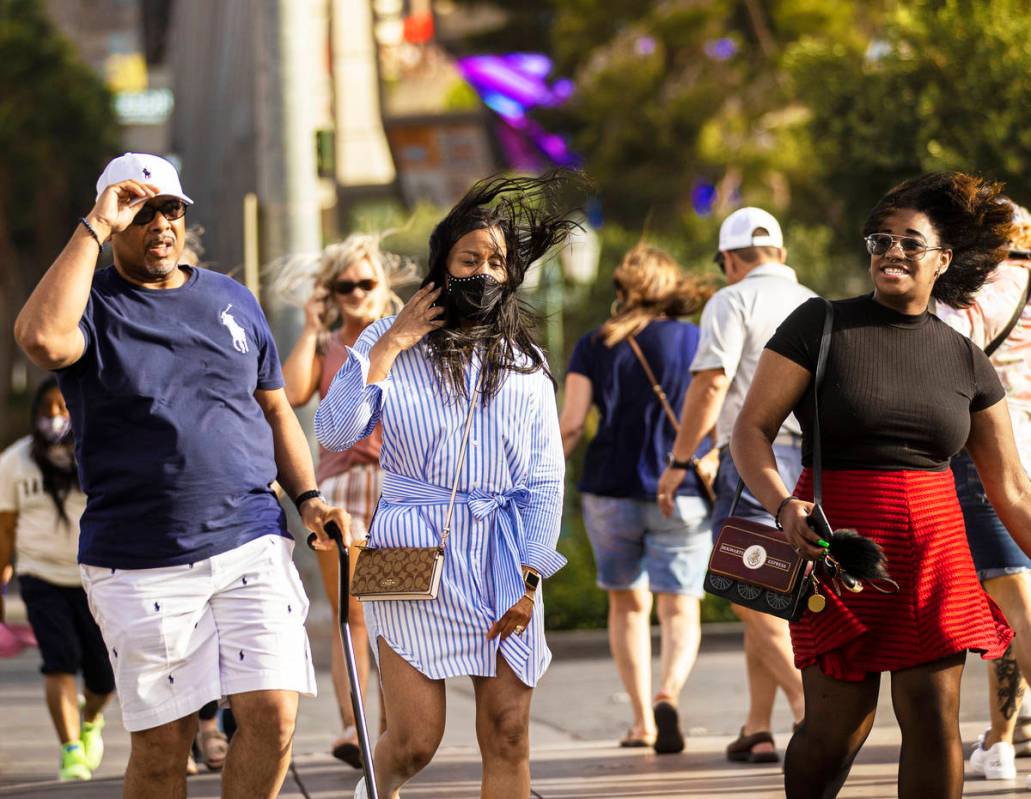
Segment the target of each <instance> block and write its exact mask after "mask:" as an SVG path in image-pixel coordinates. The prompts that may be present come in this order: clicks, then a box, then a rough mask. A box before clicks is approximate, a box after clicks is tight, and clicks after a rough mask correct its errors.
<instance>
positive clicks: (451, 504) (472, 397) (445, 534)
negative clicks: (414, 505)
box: [439, 369, 483, 552]
mask: <svg viewBox="0 0 1031 799" xmlns="http://www.w3.org/2000/svg"><path fill="white" fill-rule="evenodd" d="M482 380H483V370H482V369H481V370H480V375H479V377H477V378H476V385H475V386H474V387H473V390H472V392H470V394H469V408H468V409H467V410H466V412H465V430H464V431H463V432H462V443H461V445H460V446H459V450H458V465H456V466H455V479H454V480H453V481H452V482H451V499H450V500H448V504H447V515H446V516H445V517H444V529H443V530H442V531H441V533H440V547H439V549H440V551H441V552H443V551H444V547H446V546H447V540H448V539H449V538H450V537H451V517H452V516H453V515H454V512H455V497H456V496H457V495H458V480H459V478H461V476H462V466H464V465H465V452H466V450H467V449H468V448H469V447H468V444H469V431H470V430H472V426H473V406H474V405H475V404H476V397H477V396H478V395H479V393H480V383H481V381H482Z"/></svg>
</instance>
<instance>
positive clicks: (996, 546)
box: [952, 452, 1031, 582]
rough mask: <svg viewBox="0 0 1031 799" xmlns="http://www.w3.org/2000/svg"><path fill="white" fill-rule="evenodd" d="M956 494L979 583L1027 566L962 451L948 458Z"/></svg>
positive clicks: (1029, 565)
mask: <svg viewBox="0 0 1031 799" xmlns="http://www.w3.org/2000/svg"><path fill="white" fill-rule="evenodd" d="M952 476H953V478H954V479H955V481H956V496H958V497H959V506H960V507H961V508H962V509H963V521H964V522H965V523H966V526H967V543H968V544H970V554H971V555H973V556H974V568H975V569H977V576H978V578H980V579H981V581H982V582H983V581H984V580H990V579H992V578H993V577H1002V576H1005V575H1007V574H1019V573H1020V572H1022V571H1026V570H1028V569H1031V558H1028V556H1027V555H1025V554H1024V552H1023V551H1022V550H1021V548H1020V547H1019V546H1017V542H1016V541H1014V540H1013V537H1012V536H1011V535H1010V534H1009V531H1008V530H1007V529H1006V528H1005V527H1004V526H1003V524H1002V522H1001V521H1000V520H999V517H998V516H997V515H996V513H995V509H994V508H993V507H992V505H991V503H990V502H989V501H988V497H987V496H986V495H985V491H984V485H983V484H982V483H981V477H980V475H978V473H977V469H976V468H975V467H974V462H973V461H972V460H971V459H970V456H969V455H967V454H966V453H965V452H961V453H960V454H959V455H957V456H956V457H954V458H953V459H952Z"/></svg>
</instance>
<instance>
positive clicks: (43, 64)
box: [0, 0, 118, 435]
mask: <svg viewBox="0 0 1031 799" xmlns="http://www.w3.org/2000/svg"><path fill="white" fill-rule="evenodd" d="M0 53H3V58H0V87H2V88H0V330H3V331H4V332H3V338H2V339H0V407H6V403H7V399H8V394H9V390H10V375H11V364H12V358H13V354H14V342H13V339H12V337H11V332H10V331H11V329H12V327H13V321H14V320H13V317H14V314H15V313H16V312H17V310H18V308H20V307H21V305H22V303H23V302H24V300H25V298H26V297H27V296H28V292H29V291H30V290H31V288H32V286H34V285H35V283H36V281H37V280H38V279H39V277H40V276H41V275H42V273H43V271H45V269H46V268H47V266H48V265H49V264H50V262H51V261H52V260H53V259H54V257H55V256H56V255H57V253H58V251H59V250H60V249H61V246H62V245H63V243H64V241H65V240H66V239H67V237H68V235H69V233H70V231H71V229H72V226H73V225H74V224H75V220H76V218H77V217H78V216H80V215H81V214H83V213H85V212H86V211H87V210H88V209H89V207H90V205H91V200H92V198H93V194H94V184H95V181H96V177H97V175H98V174H99V173H100V170H101V169H102V168H103V165H104V162H105V161H106V160H107V159H108V158H109V157H110V156H111V155H112V154H113V153H114V152H115V150H116V148H117V143H118V140H117V127H116V123H115V120H114V115H113V112H112V110H111V97H110V95H109V93H108V92H107V90H106V88H105V87H104V85H103V84H102V83H101V81H100V80H99V79H98V78H97V77H96V75H94V73H93V72H92V71H91V70H90V69H89V68H88V67H87V66H86V65H85V64H83V63H81V62H80V61H79V59H78V58H77V57H76V55H75V53H74V51H73V49H72V46H71V44H70V43H69V42H68V41H67V40H66V39H64V37H63V36H61V35H60V33H59V32H58V31H57V30H56V29H55V28H54V26H53V24H52V23H51V22H50V21H49V19H47V17H46V14H45V12H44V10H43V4H42V3H40V2H38V0H0ZM0 435H3V431H2V430H0Z"/></svg>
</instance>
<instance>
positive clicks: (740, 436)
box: [731, 173, 1031, 799]
mask: <svg viewBox="0 0 1031 799" xmlns="http://www.w3.org/2000/svg"><path fill="white" fill-rule="evenodd" d="M1000 191H1001V187H1000V186H998V185H995V184H990V183H986V182H984V181H982V180H980V179H978V178H975V177H972V176H969V175H964V174H962V173H937V174H931V175H924V176H922V177H919V178H915V179H912V180H909V181H906V182H905V183H902V184H900V185H899V186H896V187H895V188H894V189H892V190H891V191H890V192H888V194H886V195H885V196H884V197H883V198H882V199H881V201H880V202H879V203H878V204H877V206H876V207H875V208H874V209H873V211H872V212H871V213H870V216H869V218H868V219H867V223H866V226H865V230H864V235H865V236H866V244H867V250H868V251H869V253H870V256H871V258H870V276H871V279H872V282H873V292H872V294H868V295H865V296H861V297H855V298H852V299H849V300H842V301H840V302H835V303H834V326H833V333H832V336H831V346H830V352H829V356H828V360H827V367H826V368H827V371H826V376H825V379H824V383H823V385H822V387H821V389H820V402H819V405H820V426H821V437H822V457H823V466H824V473H823V505H824V510H825V512H826V514H827V517H828V519H829V521H830V524H831V526H832V527H833V528H835V529H839V528H853V529H856V530H858V531H859V532H860V533H862V534H863V535H865V536H867V537H869V538H871V539H873V540H874V541H876V542H877V543H878V544H879V545H880V546H881V547H882V549H883V550H884V553H885V555H886V556H887V568H888V571H889V572H890V573H891V577H892V578H893V579H894V580H895V581H896V582H897V583H898V586H899V590H898V592H897V593H881V592H880V591H877V590H874V589H873V588H872V587H867V588H866V590H864V591H862V592H861V593H851V592H849V591H842V592H841V595H840V596H839V595H838V594H837V593H836V592H835V591H833V590H827V587H826V586H825V590H824V591H823V593H824V594H825V595H826V608H825V609H824V610H823V611H822V612H820V613H813V612H812V611H810V610H807V611H806V612H805V614H804V615H803V617H802V618H801V619H800V620H799V621H798V622H797V623H795V624H793V625H792V643H793V646H794V650H795V663H796V665H797V666H798V667H799V668H800V669H802V678H803V683H804V687H805V701H806V718H805V721H804V722H803V724H802V726H801V727H800V728H799V730H798V731H797V732H796V733H795V735H794V737H793V738H792V740H791V744H790V746H789V747H788V751H787V758H786V763H785V788H786V792H787V796H788V797H789V799H800V798H801V797H813V798H814V799H815V798H816V797H819V798H820V799H825V798H826V797H834V796H837V793H838V791H839V790H840V788H841V786H842V784H843V783H844V781H845V778H846V777H847V775H848V772H849V769H850V767H851V765H852V761H853V759H854V758H855V756H856V754H857V753H858V752H859V749H860V747H861V746H862V744H863V741H864V740H865V739H866V737H867V735H868V734H869V732H870V729H871V727H872V726H873V721H874V713H875V711H876V708H877V694H878V691H879V688H880V672H883V671H890V672H891V674H892V684H891V686H892V687H891V691H892V702H893V705H894V708H895V715H896V718H897V719H898V722H899V726H900V728H901V731H902V751H901V757H900V762H899V796H901V797H907V798H911V799H916V798H917V797H919V798H920V799H925V798H926V797H935V799H949V798H950V797H959V796H960V795H961V792H962V787H963V750H962V743H961V740H960V733H959V687H960V677H961V676H962V672H963V664H964V660H965V658H966V653H967V651H968V650H972V651H974V652H978V653H980V654H981V656H982V657H984V658H997V657H999V656H1001V655H1002V654H1003V652H1005V650H1006V647H1007V645H1008V643H1009V641H1010V639H1011V638H1012V635H1013V633H1012V632H1011V630H1010V629H1009V627H1008V626H1007V624H1006V620H1005V619H1004V618H1003V616H1002V614H1001V612H1000V611H999V610H998V608H997V607H996V606H995V604H994V603H993V602H992V601H991V599H989V598H988V596H987V595H986V594H985V593H984V591H983V590H982V589H981V586H980V585H979V583H978V581H977V575H976V573H975V571H974V565H973V561H972V560H971V557H970V551H969V549H968V546H967V542H966V537H965V532H964V525H963V515H962V512H961V511H960V507H959V503H958V501H957V499H956V493H955V489H954V484H953V480H952V478H951V473H950V471H949V470H948V464H949V459H950V458H951V457H952V456H953V455H954V454H956V453H957V452H959V451H960V450H961V449H963V448H964V447H966V449H967V450H968V451H969V452H970V453H971V455H972V456H973V458H974V461H975V463H976V464H977V469H978V472H979V473H980V474H981V475H982V477H983V478H984V483H985V485H986V486H988V487H989V488H988V494H989V499H990V500H991V502H992V505H993V506H994V507H995V509H996V510H997V511H998V514H999V516H1000V518H1001V519H1002V520H1003V522H1004V523H1005V524H1006V526H1007V527H1008V528H1009V530H1010V531H1011V533H1012V534H1013V536H1014V538H1015V539H1016V540H1017V542H1018V543H1019V544H1020V546H1021V547H1022V548H1023V549H1024V550H1025V551H1028V552H1031V502H1029V498H1031V483H1029V481H1028V478H1027V476H1026V475H1025V473H1024V470H1023V468H1022V467H1021V465H1020V461H1019V459H1018V457H1017V452H1016V447H1015V445H1014V443H1013V434H1012V430H1011V428H1010V420H1009V415H1008V412H1007V410H1006V402H1005V399H1004V391H1003V389H1002V386H1001V384H1000V383H999V380H998V377H997V376H996V373H995V370H994V369H993V368H992V366H991V364H990V363H989V361H988V358H987V357H986V356H985V355H984V353H983V352H982V351H981V350H980V349H978V348H977V347H975V346H973V345H972V344H971V343H970V342H969V341H968V340H967V339H965V338H964V337H963V336H961V335H959V334H957V333H956V332H955V331H953V330H951V329H950V328H949V327H948V326H947V325H945V324H944V323H943V322H941V321H940V320H939V319H938V318H937V317H935V316H933V315H932V314H930V313H929V312H928V310H927V308H928V304H929V302H930V300H931V298H932V297H934V298H935V299H936V300H937V301H938V302H944V303H947V304H949V305H952V306H962V305H964V304H965V303H966V302H969V298H970V297H971V296H972V294H973V293H974V292H975V291H976V290H977V289H978V288H979V287H980V285H981V284H982V283H983V282H984V280H985V279H986V277H987V275H988V274H989V273H990V272H991V270H992V269H993V268H994V266H995V264H997V263H998V262H999V260H1000V259H1001V258H1002V257H1004V255H1005V252H1006V241H1007V237H1008V233H1009V227H1010V217H1011V212H1010V210H1009V208H1008V206H1007V205H1006V204H1004V203H1003V202H1002V201H1001V200H1000V194H999V192H1000ZM825 309H826V305H825V303H824V302H823V301H822V300H810V301H809V302H807V303H805V304H803V305H802V306H800V307H799V308H798V309H797V310H796V311H795V312H794V313H793V314H792V315H791V316H789V317H788V318H787V319H786V320H785V321H784V323H783V325H782V326H781V327H780V329H779V330H778V331H777V333H776V334H775V335H774V337H773V338H772V339H771V340H770V342H769V344H767V350H766V351H765V352H764V353H763V356H762V359H761V360H760V362H759V367H758V370H757V372H756V375H755V380H754V381H753V383H752V387H751V390H750V392H749V394H748V399H747V400H746V402H745V405H744V408H743V409H742V411H741V415H740V416H739V417H738V421H737V425H736V427H735V430H734V437H733V441H732V444H731V447H732V452H733V456H734V461H735V463H737V464H738V466H739V470H740V472H741V474H742V476H743V478H744V480H745V482H746V483H747V484H748V486H749V488H750V489H751V491H752V493H753V494H754V495H755V496H756V497H758V498H759V500H760V501H762V503H763V504H764V505H765V506H766V507H767V508H768V509H769V510H770V512H771V513H774V512H775V513H776V517H777V521H778V524H781V525H783V527H784V530H785V531H786V535H787V537H788V540H789V541H790V542H791V543H792V545H793V546H794V547H795V548H796V549H797V550H799V551H800V552H802V553H803V554H804V555H805V556H807V557H809V558H814V559H815V558H818V557H820V556H822V555H823V553H824V550H823V549H822V547H821V546H819V537H818V536H817V535H816V534H815V533H814V532H813V531H812V530H811V529H810V528H809V527H808V525H807V523H806V519H807V516H808V514H809V512H810V510H811V509H812V503H811V502H810V501H809V500H810V499H811V498H812V473H811V471H810V469H809V468H807V469H806V470H805V471H804V472H803V475H802V478H801V480H800V481H799V484H798V486H796V488H795V493H794V495H791V494H790V493H789V490H788V488H787V487H785V486H784V484H783V483H782V482H781V480H780V478H779V477H778V475H777V468H776V462H775V461H774V458H773V452H772V449H771V441H772V440H773V437H774V436H775V435H776V431H777V430H778V428H779V427H780V424H781V422H782V421H783V420H784V418H785V417H786V416H787V415H788V413H791V412H794V413H795V414H796V416H797V417H798V419H799V422H800V423H801V426H802V429H803V432H804V438H803V464H805V465H806V466H807V467H809V466H811V463H812V440H811V431H812V427H813V393H812V376H813V371H814V369H815V366H816V360H817V353H818V350H819V345H820V334H821V331H822V329H823V323H824V317H825Z"/></svg>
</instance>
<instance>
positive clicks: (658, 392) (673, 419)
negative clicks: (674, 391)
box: [626, 336, 680, 430]
mask: <svg viewBox="0 0 1031 799" xmlns="http://www.w3.org/2000/svg"><path fill="white" fill-rule="evenodd" d="M626 342H627V344H629V345H630V349H632V350H633V351H634V355H636V356H637V360H639V361H640V362H641V366H642V367H643V368H644V373H645V375H647V377H648V382H649V383H651V384H652V391H654V392H655V396H656V397H658V398H659V402H660V403H662V410H664V411H665V412H666V418H668V419H669V423H670V424H671V425H673V429H674V430H677V429H679V428H680V422H679V421H678V420H677V415H676V414H675V413H674V412H673V406H671V405H670V404H669V399H668V398H667V397H666V392H665V391H663V390H662V386H661V385H659V380H658V378H656V377H655V372H653V371H652V368H651V366H650V365H649V364H648V359H647V358H645V357H644V353H643V352H641V345H640V344H638V343H637V339H636V338H634V337H633V336H627V339H626Z"/></svg>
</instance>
